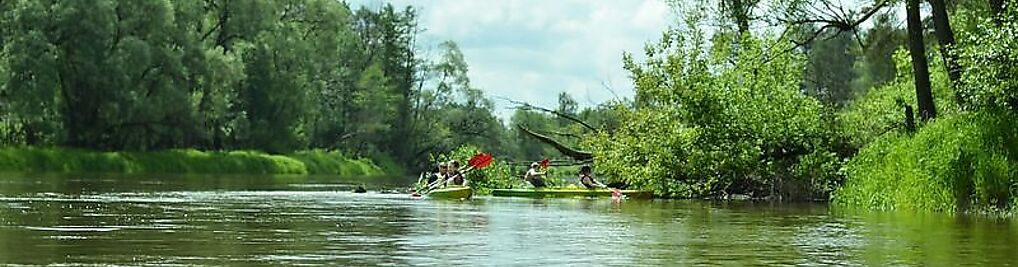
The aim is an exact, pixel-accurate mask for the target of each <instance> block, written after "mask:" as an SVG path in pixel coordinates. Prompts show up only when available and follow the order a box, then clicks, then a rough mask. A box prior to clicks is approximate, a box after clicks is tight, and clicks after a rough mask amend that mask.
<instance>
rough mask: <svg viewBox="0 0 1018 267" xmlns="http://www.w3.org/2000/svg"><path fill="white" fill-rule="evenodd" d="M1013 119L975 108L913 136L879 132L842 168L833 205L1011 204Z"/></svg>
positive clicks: (941, 207)
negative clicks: (842, 181) (843, 176)
mask: <svg viewBox="0 0 1018 267" xmlns="http://www.w3.org/2000/svg"><path fill="white" fill-rule="evenodd" d="M1015 127H1018V116H1015V115H1014V114H1012V113H1007V112H999V111H998V112H994V111H980V112H968V113H962V114H959V115H955V116H951V117H946V118H940V119H937V120H936V121H935V122H932V123H930V124H929V125H927V126H926V127H924V128H922V129H921V130H919V131H918V132H917V133H916V134H915V136H911V137H910V136H908V135H905V134H901V133H890V134H887V135H884V136H881V137H880V138H878V139H877V140H876V141H874V142H873V143H872V144H870V145H868V146H867V147H866V148H865V149H863V150H862V151H860V153H859V154H858V155H857V156H856V157H855V158H853V159H852V160H851V161H850V162H849V163H848V164H847V166H846V172H847V178H846V179H847V180H846V183H845V186H844V187H843V188H842V189H840V190H838V191H837V193H836V194H835V198H834V199H835V202H836V203H838V204H841V205H845V206H850V207H864V208H872V209H885V210H886V209H906V210H927V211H962V210H968V209H970V208H975V209H1005V208H1008V207H1013V205H1014V197H1015V196H1016V190H1015V188H1018V132H1016V131H1015V130H1014V129H1016V128H1015Z"/></svg>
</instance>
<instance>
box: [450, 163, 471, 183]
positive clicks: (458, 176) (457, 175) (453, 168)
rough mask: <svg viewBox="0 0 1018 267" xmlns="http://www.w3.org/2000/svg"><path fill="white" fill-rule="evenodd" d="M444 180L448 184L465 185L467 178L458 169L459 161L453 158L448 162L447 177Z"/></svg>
mask: <svg viewBox="0 0 1018 267" xmlns="http://www.w3.org/2000/svg"><path fill="white" fill-rule="evenodd" d="M446 180H448V181H449V185H458V186H466V185H467V179H466V177H464V176H463V172H462V171H460V162H459V161H455V160H453V161H450V162H449V176H448V178H447V179H446Z"/></svg>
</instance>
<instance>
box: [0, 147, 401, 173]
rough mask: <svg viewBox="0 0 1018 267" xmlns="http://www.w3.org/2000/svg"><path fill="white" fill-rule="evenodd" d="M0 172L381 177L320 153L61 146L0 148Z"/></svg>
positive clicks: (362, 162) (360, 164)
mask: <svg viewBox="0 0 1018 267" xmlns="http://www.w3.org/2000/svg"><path fill="white" fill-rule="evenodd" d="M0 171H4V172H58V173H59V172H63V173H69V172H91V173H128V174H140V173H153V174H154V173H174V174H298V175H311V174H313V175H343V176H366V175H381V174H384V173H385V172H384V171H383V169H382V168H380V167H378V165H376V164H375V163H373V162H372V161H371V160H369V159H360V158H352V157H349V156H347V155H344V154H342V153H339V152H326V151H320V150H312V151H303V152H296V153H293V154H289V155H271V154H266V153H262V152H255V151H230V152H205V151H198V150H190V149H184V150H166V151H156V152H96V151H88V150H79V149H64V148H0Z"/></svg>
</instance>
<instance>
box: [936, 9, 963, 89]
mask: <svg viewBox="0 0 1018 267" xmlns="http://www.w3.org/2000/svg"><path fill="white" fill-rule="evenodd" d="M930 6H931V7H932V9H933V28H934V29H935V32H936V35H937V41H938V42H939V43H940V56H941V57H942V58H943V60H944V66H946V67H947V75H948V78H949V79H950V80H951V88H952V89H954V98H955V101H957V102H958V104H964V103H965V97H964V96H963V95H962V94H961V91H960V90H959V88H960V87H961V66H959V65H958V55H957V54H955V53H954V51H953V50H954V47H955V44H954V31H953V30H952V29H951V20H950V17H948V16H947V6H946V4H944V0H930Z"/></svg>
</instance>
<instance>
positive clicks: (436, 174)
mask: <svg viewBox="0 0 1018 267" xmlns="http://www.w3.org/2000/svg"><path fill="white" fill-rule="evenodd" d="M444 179H445V162H443V163H439V164H438V165H437V166H435V169H434V170H432V172H431V173H430V174H428V184H429V185H430V184H434V183H435V182H438V181H441V180H444Z"/></svg>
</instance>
